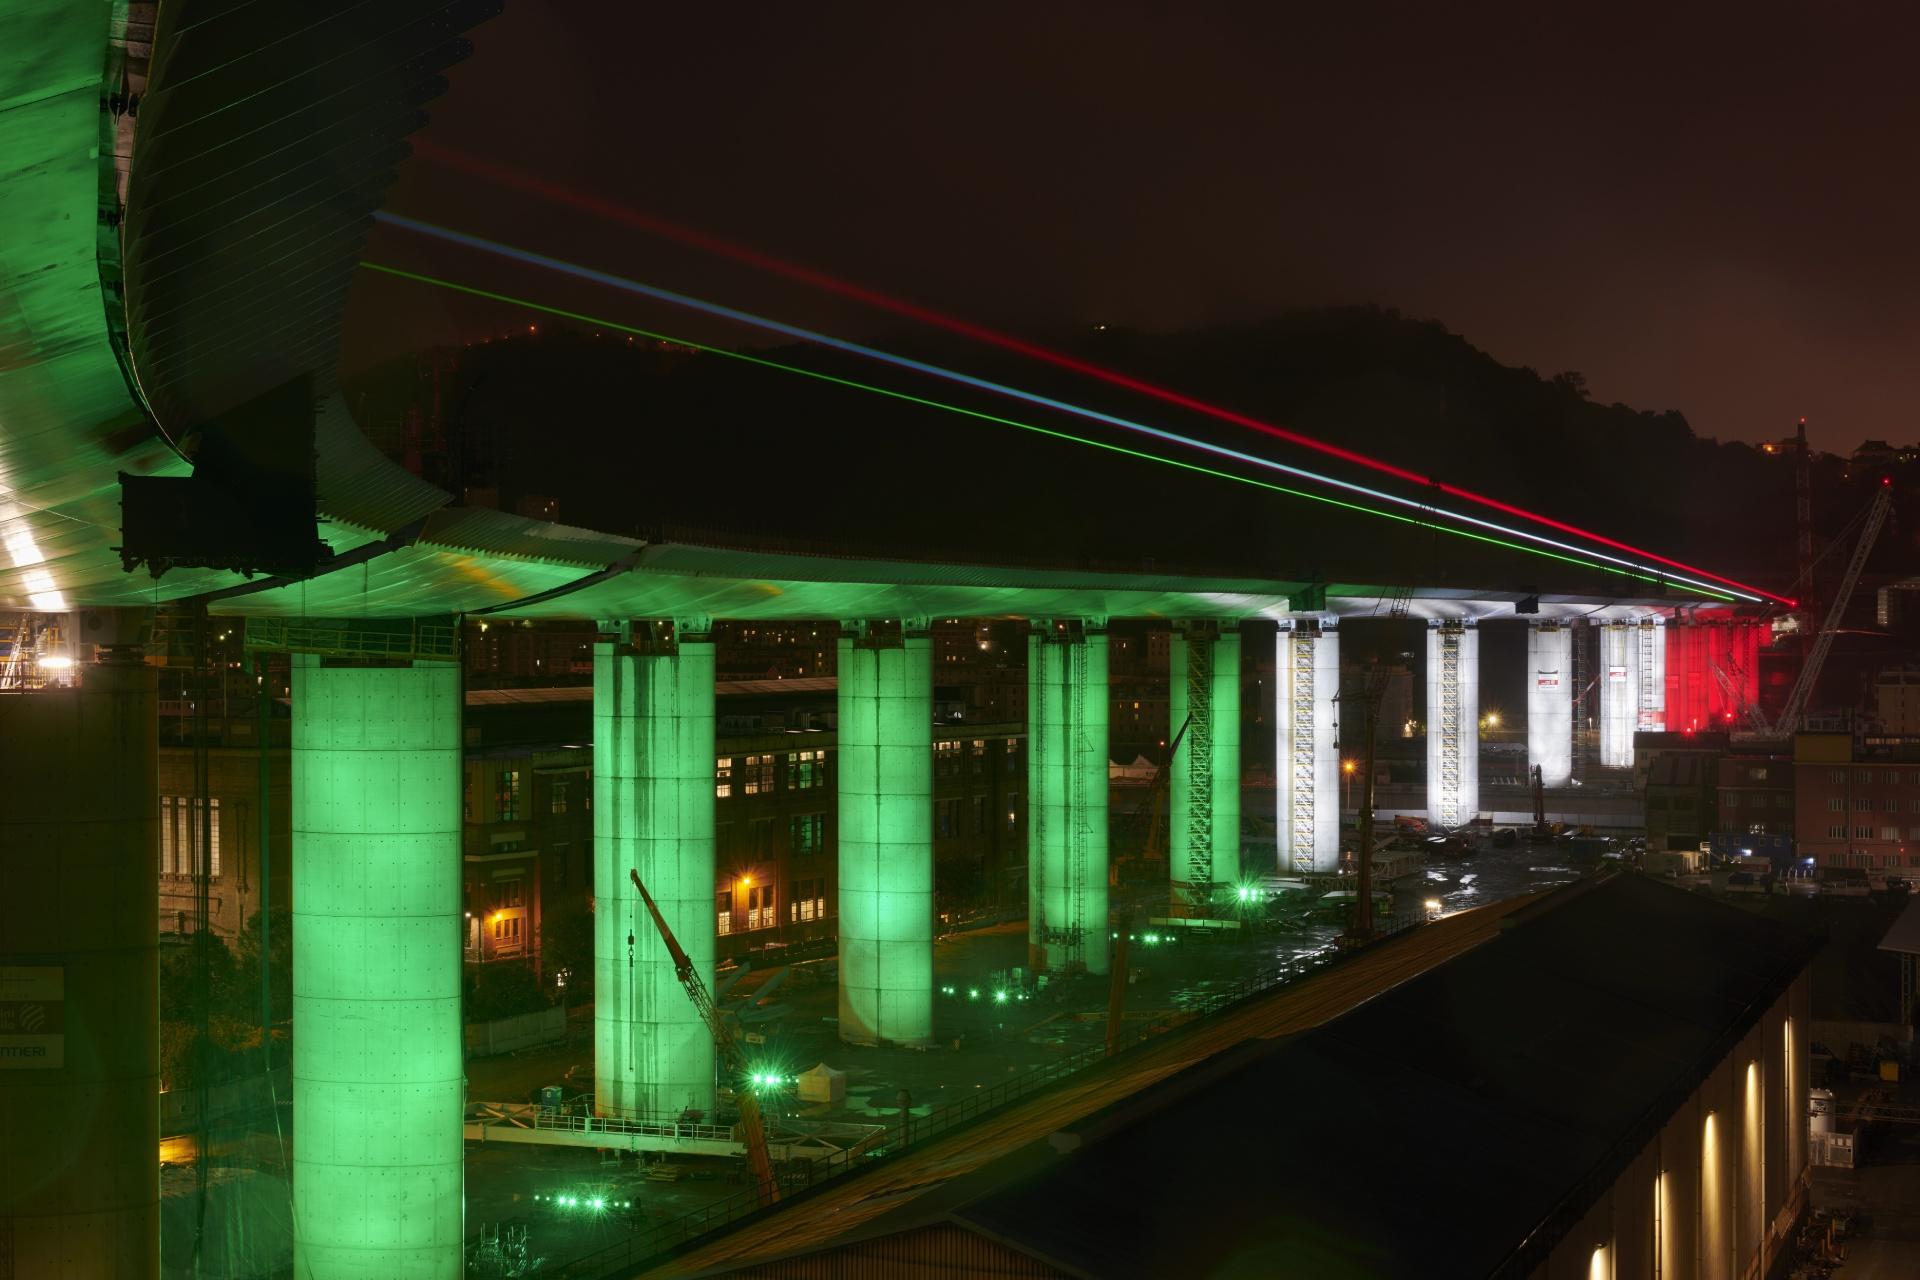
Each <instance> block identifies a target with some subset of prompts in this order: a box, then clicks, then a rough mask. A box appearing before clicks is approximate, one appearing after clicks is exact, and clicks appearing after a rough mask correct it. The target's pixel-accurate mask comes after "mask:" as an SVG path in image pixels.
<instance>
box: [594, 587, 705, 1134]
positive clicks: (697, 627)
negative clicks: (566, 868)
mask: <svg viewBox="0 0 1920 1280" xmlns="http://www.w3.org/2000/svg"><path fill="white" fill-rule="evenodd" d="M709 631H710V626H709V625H708V624H707V623H705V622H704V621H701V620H687V621H683V622H682V623H680V624H679V625H678V626H677V627H675V628H674V629H672V630H671V631H669V630H668V628H666V627H665V626H664V625H658V626H648V625H645V624H635V626H634V628H633V632H632V637H631V639H632V643H617V642H611V641H604V642H602V643H600V644H597V645H595V646H594V650H593V897H594V917H593V981H594V997H593V1053H594V1059H593V1061H594V1068H593V1089H594V1106H595V1109H596V1110H598V1111H599V1113H600V1114H601V1115H620V1116H646V1115H679V1114H680V1113H681V1112H683V1111H686V1110H689V1109H691V1110H694V1111H701V1112H705V1113H708V1114H711V1113H712V1111H713V1105H714V1098H713V1084H714V1054H713V1037H712V1035H711V1034H710V1033H709V1032H708V1030H707V1027H706V1024H705V1023H703V1022H702V1021H701V1020H700V1012H699V1010H697V1009H695V1008H694V1006H693V1002H692V1001H690V1000H688V999H687V993H686V991H685V990H684V989H683V988H682V987H681V985H680V982H679V980H678V979H677V978H676V977H675V976H674V971H673V959H672V957H671V956H670V955H668V953H667V948H666V944H665V943H663V942H662V941H661V940H660V932H659V930H658V929H656V928H654V925H653V920H652V919H651V918H650V917H649V916H648V914H647V911H646V908H645V906H644V904H642V903H641V901H640V895H639V894H637V893H635V892H634V888H633V880H632V878H631V876H630V875H629V873H630V872H632V871H634V870H638V871H639V872H640V876H641V878H642V879H643V880H645V881H646V883H647V892H648V893H650V894H652V895H653V900H654V902H655V903H656V904H658V906H659V907H660V914H661V915H662V916H663V917H664V918H665V919H666V922H667V927H668V928H669V929H672V930H673V936H674V937H675V939H677V940H678V941H679V943H680V945H681V946H682V947H683V948H685V950H686V953H687V955H688V956H689V957H691V958H692V960H693V963H694V965H695V967H696V969H697V970H698V971H699V973H700V976H701V977H702V978H703V979H704V980H705V981H706V982H707V984H708V989H709V990H711V989H712V984H713V942H714V905H713V903H714V896H713V895H714V853H713V641H712V639H711V637H710V636H709V634H708V632H709Z"/></svg>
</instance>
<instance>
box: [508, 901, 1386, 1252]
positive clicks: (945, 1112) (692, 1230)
mask: <svg viewBox="0 0 1920 1280" xmlns="http://www.w3.org/2000/svg"><path fill="white" fill-rule="evenodd" d="M1418 923H1420V922H1419V921H1409V922H1406V923H1402V924H1400V925H1398V926H1395V927H1392V928H1388V929H1385V930H1383V931H1382V932H1381V933H1380V935H1379V936H1378V937H1377V938H1376V939H1375V940H1374V942H1373V943H1370V944H1369V946H1370V947H1371V946H1375V945H1378V944H1379V942H1381V941H1384V940H1385V939H1386V938H1388V937H1391V936H1393V935H1394V934H1397V933H1400V932H1402V931H1404V930H1406V929H1409V928H1412V927H1414V925H1415V924H1418ZM1343 958H1344V957H1343V956H1342V955H1341V954H1340V953H1336V952H1333V951H1325V952H1321V953H1319V954H1317V955H1313V956H1308V957H1305V958H1303V959H1300V960H1296V961H1291V962H1289V963H1287V964H1281V965H1273V966H1270V967H1268V968H1265V969H1260V970H1257V971H1255V972H1254V973H1252V974H1249V975H1248V976H1246V977H1244V978H1242V979H1241V980H1239V981H1238V982H1235V983H1232V984H1231V985H1229V986H1225V987H1221V988H1218V989H1216V990H1212V991H1208V992H1207V993H1206V994H1205V995H1203V996H1201V997H1200V998H1199V999H1198V1000H1197V1001H1196V1002H1194V1003H1193V1004H1192V1005H1190V1006H1189V1007H1188V1008H1186V1009H1184V1010H1181V1011H1179V1012H1178V1013H1175V1014H1173V1015H1172V1016H1169V1017H1165V1018H1159V1019H1155V1020H1154V1021H1152V1022H1145V1023H1138V1024H1134V1025H1132V1026H1130V1027H1128V1028H1127V1029H1126V1030H1125V1031H1124V1032H1123V1033H1122V1035H1121V1037H1120V1039H1119V1040H1118V1042H1117V1043H1116V1044H1115V1045H1114V1047H1113V1048H1112V1049H1109V1048H1108V1047H1107V1046H1106V1045H1105V1044H1104V1043H1102V1044H1096V1045H1091V1046H1089V1047H1087V1048H1085V1049H1081V1050H1079V1051H1078V1052H1075V1053H1072V1054H1069V1055H1067V1056H1066V1057H1064V1058H1059V1059H1056V1060H1054V1061H1052V1062H1048V1063H1043V1064H1041V1065H1040V1066H1037V1067H1034V1068H1033V1069H1032V1070H1029V1071H1026V1072H1023V1073H1021V1074H1019V1075H1016V1076H1014V1077H1012V1078H1011V1079H1008V1080H1003V1081H1001V1082H999V1083H997V1084H993V1085H989V1086H987V1087H986V1088H983V1089H977V1090H974V1091H973V1092H972V1093H970V1094H968V1095H966V1096H965V1097H962V1098H960V1099H959V1100H957V1101H955V1102H951V1103H948V1104H947V1105H946V1106H943V1107H937V1108H935V1109H934V1111H933V1112H932V1114H930V1115H927V1116H924V1117H921V1118H918V1119H913V1118H909V1119H908V1120H907V1121H906V1123H905V1124H904V1125H900V1126H895V1128H896V1130H897V1132H896V1134H895V1136H893V1137H892V1138H891V1139H890V1140H888V1141H887V1142H886V1143H884V1144H883V1145H879V1146H876V1147H873V1148H871V1149H860V1148H856V1149H854V1150H849V1151H842V1152H836V1153H835V1154H834V1155H832V1156H831V1157H829V1158H826V1159H821V1160H812V1161H806V1162H803V1163H802V1164H801V1166H800V1167H797V1168H796V1167H793V1166H792V1165H791V1164H790V1165H789V1168H788V1169H787V1170H786V1171H785V1172H784V1173H783V1174H782V1175H780V1180H781V1195H782V1197H783V1198H784V1199H785V1200H793V1199H796V1198H804V1197H805V1196H807V1195H808V1194H810V1193H811V1192H812V1191H813V1190H814V1189H816V1188H820V1187H824V1186H826V1185H828V1184H830V1183H832V1182H834V1181H836V1180H837V1179H839V1178H841V1177H843V1176H845V1175H846V1174H848V1173H849V1172H851V1171H853V1170H856V1169H861V1168H868V1167H872V1166H874V1165H877V1164H882V1163H885V1162H887V1161H890V1160H894V1159H897V1158H898V1157H900V1156H901V1155H903V1154H905V1153H906V1152H908V1151H911V1150H913V1149H914V1147H915V1146H917V1145H920V1144H922V1143H926V1142H930V1141H933V1140H934V1139H936V1138H941V1137H944V1136H946V1135H947V1134H949V1133H952V1132H953V1131H954V1130H956V1129H962V1128H965V1127H966V1126H968V1125H970V1124H973V1123H975V1122H976V1121H979V1120H981V1119H984V1118H985V1117H986V1116H988V1115H991V1114H992V1113H994V1112H996V1111H999V1110H1002V1109H1003V1108H1005V1107H1008V1106H1011V1105H1012V1104H1014V1103H1016V1102H1022V1101H1024V1100H1026V1099H1027V1098H1030V1097H1032V1096H1034V1095H1035V1094H1038V1093H1042V1092H1044V1091H1046V1090H1048V1089H1051V1088H1052V1087H1054V1086H1055V1085H1057V1084H1060V1083H1061V1082H1063V1081H1065V1080H1067V1079H1069V1078H1071V1077H1072V1076H1075V1075H1077V1074H1079V1073H1080V1072H1082V1071H1085V1070H1087V1069H1089V1068H1091V1067H1095V1066H1098V1065H1099V1064H1100V1063H1102V1062H1104V1061H1106V1060H1107V1059H1108V1058H1109V1057H1112V1056H1117V1055H1120V1054H1124V1053H1127V1052H1130V1051H1131V1050H1133V1049H1135V1048H1138V1047H1139V1046H1140V1045H1141V1044H1143V1043H1145V1042H1146V1041H1148V1040H1151V1039H1153V1038H1155V1037H1156V1036H1159V1035H1161V1034H1164V1033H1165V1032H1168V1031H1171V1030H1173V1029H1174V1028H1175V1027H1180V1026H1186V1025H1188V1024H1191V1023H1193V1022H1196V1021H1198V1020H1200V1019H1202V1018H1208V1017H1212V1016H1213V1015H1215V1014H1218V1013H1220V1012H1222V1011H1224V1010H1226V1009H1228V1008H1230V1007H1232V1006H1233V1005H1236V1004H1239V1003H1240V1002H1241V1001H1243V1000H1247V999H1250V998H1252V997H1253V996H1257V995H1260V994H1262V993H1264V992H1267V991H1270V990H1272V989H1274V988H1276V987H1280V986H1284V985H1285V984H1287V983H1289V982H1294V981H1297V980H1298V979H1301V978H1305V977H1309V976H1311V975H1313V974H1315V973H1318V972H1320V971H1321V970H1323V969H1326V968H1328V967H1329V966H1331V965H1333V964H1336V963H1338V962H1339V961H1340V960H1341V959H1343ZM765 1207H766V1205H765V1204H763V1202H762V1197H761V1195H760V1189H759V1188H758V1187H748V1188H746V1189H744V1190H741V1191H738V1192H736V1193H734V1194H733V1195H731V1196H728V1197H726V1198H725V1199H723V1200H717V1201H715V1202H713V1203H712V1204H709V1205H706V1206H704V1207H702V1208H699V1209H695V1210H693V1211H692V1212H690V1213H686V1214H683V1215H681V1216H680V1217H677V1218H670V1219H668V1220H667V1221H665V1222H659V1223H655V1224H653V1225H652V1226H649V1227H645V1228H642V1229H641V1230H639V1231H636V1232H635V1233H634V1234H633V1235H631V1236H629V1237H628V1238H627V1239H625V1240H623V1241H620V1242H618V1243H616V1244H612V1245H609V1246H607V1247H606V1248H604V1249H601V1250H599V1251H598V1252H595V1253H591V1254H587V1255H584V1256H582V1257H579V1258H575V1259H573V1260H571V1261H568V1262H562V1263H559V1264H558V1265H556V1266H552V1267H549V1268H548V1269H547V1270H546V1271H545V1272H544V1274H546V1275H550V1276H564V1277H569V1278H570V1280H588V1278H590V1277H591V1278H593V1280H601V1278H603V1277H606V1278H610V1277H614V1276H621V1275H626V1274H629V1273H630V1272H631V1271H632V1270H633V1269H634V1268H636V1267H640V1266H643V1265H646V1264H649V1263H652V1262H655V1261H657V1260H660V1259H662V1258H664V1257H665V1256H666V1255H668V1254H670V1253H672V1252H674V1251H675V1250H677V1249H680V1248H683V1247H684V1246H686V1245H689V1244H692V1243H693V1242H695V1241H697V1240H699V1239H700V1238H701V1237H703V1236H707V1235H710V1234H713V1233H715V1232H717V1231H719V1230H720V1229H722V1228H723V1227H727V1226H731V1225H732V1224H734V1223H736V1222H739V1221H740V1220H741V1219H744V1218H746V1217H748V1216H749V1215H751V1214H755V1213H758V1212H760V1211H761V1210H762V1209H763V1208H765Z"/></svg>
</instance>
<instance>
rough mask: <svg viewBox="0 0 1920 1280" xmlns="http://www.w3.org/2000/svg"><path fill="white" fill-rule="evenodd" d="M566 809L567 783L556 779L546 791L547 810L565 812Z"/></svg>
mask: <svg viewBox="0 0 1920 1280" xmlns="http://www.w3.org/2000/svg"><path fill="white" fill-rule="evenodd" d="M566 811H567V784H566V783H565V782H560V781H556V782H555V783H554V784H553V789H552V790H551V791H550V792H548V800H547V812H548V813H565V812H566Z"/></svg>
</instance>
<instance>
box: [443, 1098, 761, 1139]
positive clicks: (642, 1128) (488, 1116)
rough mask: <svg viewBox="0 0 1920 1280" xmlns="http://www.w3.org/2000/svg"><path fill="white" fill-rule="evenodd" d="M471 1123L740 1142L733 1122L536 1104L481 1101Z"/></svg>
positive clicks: (471, 1115)
mask: <svg viewBox="0 0 1920 1280" xmlns="http://www.w3.org/2000/svg"><path fill="white" fill-rule="evenodd" d="M467 1123H468V1124H481V1125H492V1124H497V1125H505V1126H511V1127H513V1128H518V1129H548V1130H555V1131H558V1132H561V1133H582V1134H585V1133H605V1134H620V1135H623V1136H625V1135H633V1136H637V1137H642V1138H690V1139H696V1140H698V1141H702V1142H735V1143H737V1142H739V1141H740V1138H739V1136H738V1135H737V1134H735V1133H734V1130H733V1126H732V1125H725V1124H692V1123H688V1122H684V1121H679V1120H625V1119H622V1118H621V1117H619V1116H589V1115H578V1116H574V1115H563V1114H560V1113H558V1112H555V1111H551V1110H548V1109H545V1108H542V1107H539V1106H537V1105H535V1104H532V1103H529V1104H526V1105H525V1106H524V1107H522V1106H514V1107H501V1106H498V1105H496V1104H481V1105H480V1106H477V1107H475V1108H474V1109H473V1110H472V1111H471V1112H470V1113H469V1114H468V1116H467Z"/></svg>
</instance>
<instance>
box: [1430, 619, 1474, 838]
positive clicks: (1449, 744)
mask: <svg viewBox="0 0 1920 1280" xmlns="http://www.w3.org/2000/svg"><path fill="white" fill-rule="evenodd" d="M1479 814H1480V630H1479V627H1478V626H1476V625H1475V623H1474V620H1473V619H1472V618H1430V619H1428V621H1427V821H1429V822H1431V823H1433V824H1434V825H1435V826H1438V827H1458V826H1464V825H1465V824H1467V823H1469V822H1471V821H1473V819H1474V818H1476V817H1478V816H1479Z"/></svg>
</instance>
